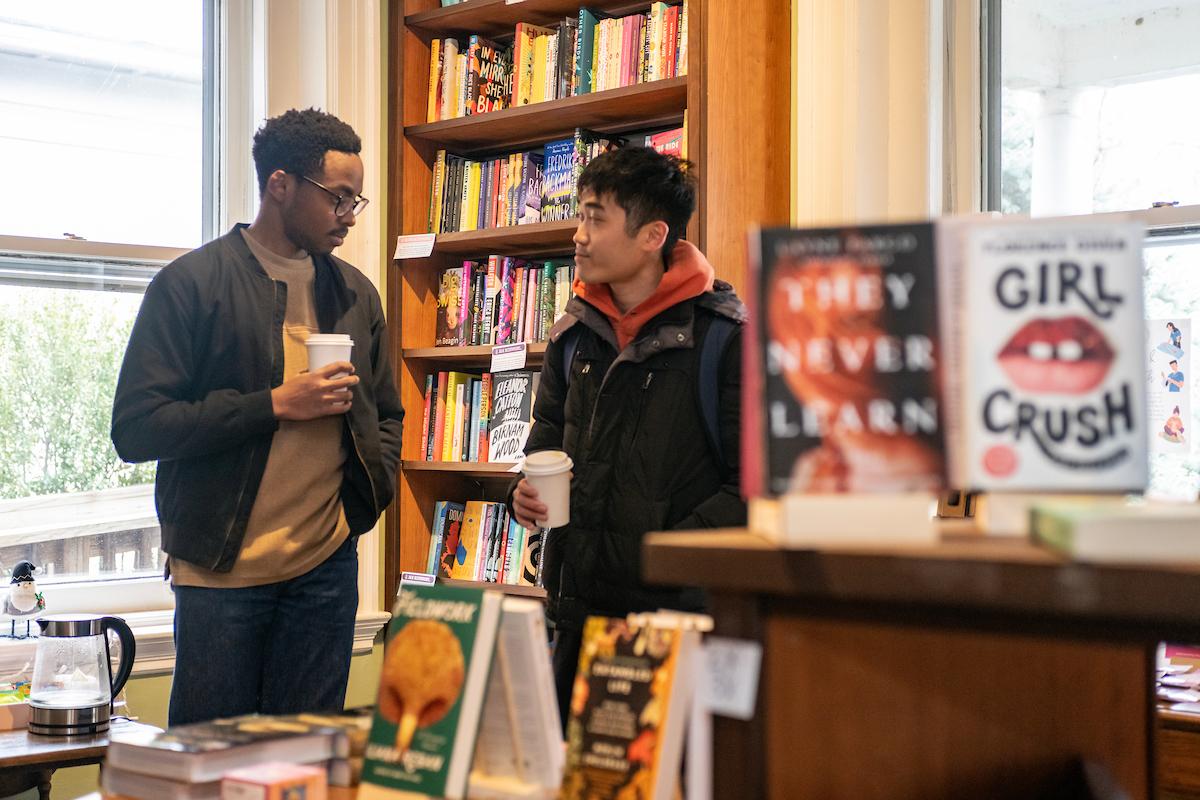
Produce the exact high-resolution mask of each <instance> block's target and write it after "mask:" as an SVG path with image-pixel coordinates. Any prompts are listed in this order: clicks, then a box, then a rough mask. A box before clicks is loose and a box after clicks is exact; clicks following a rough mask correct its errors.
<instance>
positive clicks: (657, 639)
mask: <svg viewBox="0 0 1200 800" xmlns="http://www.w3.org/2000/svg"><path fill="white" fill-rule="evenodd" d="M699 636H700V634H699V633H697V632H696V631H694V630H685V629H682V628H680V627H677V626H675V625H670V624H659V623H658V622H655V621H653V618H651V621H648V622H645V623H634V622H631V621H629V620H625V619H608V618H605V617H589V618H588V620H587V622H586V624H585V625H584V630H583V646H582V647H581V649H580V653H579V671H578V673H577V674H576V677H575V686H574V689H573V691H572V693H571V709H570V712H571V715H570V719H569V721H568V723H567V767H566V774H565V776H564V777H563V783H562V791H561V793H560V794H559V798H560V800H606V799H608V798H612V800H617V799H618V798H627V797H629V798H632V797H636V798H642V800H669V799H670V798H671V797H673V796H674V793H675V789H676V784H677V783H678V780H679V768H680V763H681V756H682V753H683V734H684V730H685V728H686V726H687V719H688V714H689V712H690V708H691V700H692V692H693V687H694V684H695V663H696V648H697V647H698V645H699Z"/></svg>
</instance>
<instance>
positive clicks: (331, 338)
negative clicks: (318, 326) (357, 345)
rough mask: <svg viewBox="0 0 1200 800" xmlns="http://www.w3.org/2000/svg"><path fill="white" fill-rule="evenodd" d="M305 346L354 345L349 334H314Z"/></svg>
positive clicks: (306, 341)
mask: <svg viewBox="0 0 1200 800" xmlns="http://www.w3.org/2000/svg"><path fill="white" fill-rule="evenodd" d="M304 343H305V344H354V340H353V339H351V338H350V334H348V333H314V334H310V335H309V337H308V339H306V340H305V341H304Z"/></svg>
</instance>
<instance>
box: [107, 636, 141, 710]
mask: <svg viewBox="0 0 1200 800" xmlns="http://www.w3.org/2000/svg"><path fill="white" fill-rule="evenodd" d="M100 630H101V632H102V633H103V634H104V652H105V654H106V655H107V654H108V631H110V630H111V631H114V632H116V634H117V639H119V640H120V642H121V663H120V664H118V665H117V675H116V677H115V678H110V680H109V690H110V692H111V694H112V697H113V699H116V696H117V693H118V692H120V691H121V690H122V689H123V688H125V681H127V680H129V674H130V673H131V672H133V656H134V654H135V653H136V652H137V642H136V641H135V640H134V638H133V631H131V630H130V629H129V626H128V625H127V624H126V623H125V620H123V619H121V618H120V617H104V618H102V619H101V620H100ZM108 668H109V675H112V662H111V661H110V662H109V666H108ZM110 702H111V701H110Z"/></svg>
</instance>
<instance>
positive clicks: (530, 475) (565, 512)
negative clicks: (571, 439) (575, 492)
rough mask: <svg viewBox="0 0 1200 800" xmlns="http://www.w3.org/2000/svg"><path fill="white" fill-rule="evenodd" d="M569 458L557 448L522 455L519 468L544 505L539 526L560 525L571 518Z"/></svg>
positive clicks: (571, 464) (555, 526)
mask: <svg viewBox="0 0 1200 800" xmlns="http://www.w3.org/2000/svg"><path fill="white" fill-rule="evenodd" d="M573 466H574V463H573V462H572V461H571V457H570V456H568V455H567V454H566V453H564V452H563V451H561V450H542V451H539V452H537V453H530V454H529V455H527V456H525V463H524V464H523V465H522V466H521V471H522V472H524V473H525V480H527V481H529V485H530V486H532V487H533V488H534V489H535V490H536V491H537V493H538V500H541V501H542V502H543V503H545V504H546V518H545V519H539V520H535V521H536V522H537V524H538V525H539V526H540V527H542V528H561V527H562V526H563V525H566V524H567V523H568V522H570V521H571V467H573Z"/></svg>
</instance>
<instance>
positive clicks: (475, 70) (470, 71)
mask: <svg viewBox="0 0 1200 800" xmlns="http://www.w3.org/2000/svg"><path fill="white" fill-rule="evenodd" d="M479 73H480V70H479V37H478V36H476V35H474V34H472V35H471V38H470V39H468V40H467V79H466V81H465V86H466V98H467V99H466V102H465V103H463V114H464V115H466V116H469V115H471V114H474V113H475V103H476V101H477V100H478V99H479Z"/></svg>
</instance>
